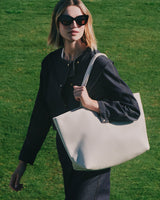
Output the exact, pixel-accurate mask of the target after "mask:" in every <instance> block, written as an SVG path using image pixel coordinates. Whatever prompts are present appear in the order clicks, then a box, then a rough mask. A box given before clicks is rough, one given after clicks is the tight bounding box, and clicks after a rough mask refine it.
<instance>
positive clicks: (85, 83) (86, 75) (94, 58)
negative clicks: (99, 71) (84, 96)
mask: <svg viewBox="0 0 160 200" xmlns="http://www.w3.org/2000/svg"><path fill="white" fill-rule="evenodd" d="M99 56H105V57H107V56H106V54H104V53H96V54H95V55H94V56H93V57H92V59H91V61H90V63H89V65H88V68H87V71H86V73H85V75H84V78H83V81H82V84H81V86H86V85H87V83H88V80H89V76H90V74H91V71H92V69H93V65H94V62H95V60H96V59H97V57H99ZM107 58H108V57H107Z"/></svg>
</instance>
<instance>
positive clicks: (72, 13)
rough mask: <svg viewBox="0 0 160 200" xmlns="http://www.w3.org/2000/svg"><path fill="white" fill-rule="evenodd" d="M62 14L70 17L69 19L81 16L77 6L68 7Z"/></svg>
mask: <svg viewBox="0 0 160 200" xmlns="http://www.w3.org/2000/svg"><path fill="white" fill-rule="evenodd" d="M63 14H64V15H70V16H71V17H76V16H78V15H83V12H82V11H81V9H80V8H79V7H78V6H68V7H67V8H66V10H65V11H64V13H63Z"/></svg>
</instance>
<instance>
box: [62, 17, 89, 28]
mask: <svg viewBox="0 0 160 200" xmlns="http://www.w3.org/2000/svg"><path fill="white" fill-rule="evenodd" d="M88 17H89V16H88V15H79V16H77V17H75V18H73V17H71V16H69V15H61V16H60V17H59V18H58V20H59V21H60V22H61V23H62V24H63V25H64V26H69V25H71V24H72V23H73V21H76V23H77V24H78V25H79V26H83V25H85V24H87V22H88Z"/></svg>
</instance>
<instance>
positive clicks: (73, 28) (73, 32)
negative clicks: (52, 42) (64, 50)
mask: <svg viewBox="0 0 160 200" xmlns="http://www.w3.org/2000/svg"><path fill="white" fill-rule="evenodd" d="M63 15H69V16H71V17H73V18H75V17H77V16H79V15H83V13H82V11H81V9H80V8H79V7H77V6H68V7H67V8H66V10H65V12H64V13H63ZM84 29H85V25H83V26H79V25H78V24H77V23H76V22H75V21H73V23H72V24H70V25H68V26H65V25H63V24H62V23H61V22H59V31H60V35H61V36H62V37H63V39H64V40H67V41H68V42H74V41H78V40H80V39H81V38H82V36H83V33H84Z"/></svg>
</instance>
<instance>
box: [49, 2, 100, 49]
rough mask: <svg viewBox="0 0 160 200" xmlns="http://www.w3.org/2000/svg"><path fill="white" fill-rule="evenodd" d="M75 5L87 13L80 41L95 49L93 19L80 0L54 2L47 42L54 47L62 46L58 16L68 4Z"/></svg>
mask: <svg viewBox="0 0 160 200" xmlns="http://www.w3.org/2000/svg"><path fill="white" fill-rule="evenodd" d="M71 5H72V6H73V5H75V6H77V7H79V8H80V9H81V11H82V12H83V14H85V15H89V18H88V23H87V24H86V25H85V30H84V34H83V36H82V38H81V41H82V42H83V43H84V44H85V45H86V46H87V47H90V48H91V49H92V50H96V49H97V42H96V38H95V34H94V30H93V26H92V23H93V20H92V15H91V13H90V11H89V10H88V9H87V7H86V6H85V5H84V3H83V2H82V1H81V0H60V1H58V3H57V4H56V6H55V8H54V10H53V14H52V22H51V30H50V33H49V36H48V44H49V45H53V46H56V47H58V48H59V47H64V42H63V38H62V36H61V35H60V33H59V24H58V23H59V22H58V18H59V17H60V16H61V15H62V14H63V12H64V11H65V10H66V8H67V7H68V6H71Z"/></svg>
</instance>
